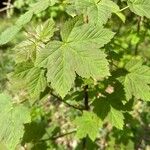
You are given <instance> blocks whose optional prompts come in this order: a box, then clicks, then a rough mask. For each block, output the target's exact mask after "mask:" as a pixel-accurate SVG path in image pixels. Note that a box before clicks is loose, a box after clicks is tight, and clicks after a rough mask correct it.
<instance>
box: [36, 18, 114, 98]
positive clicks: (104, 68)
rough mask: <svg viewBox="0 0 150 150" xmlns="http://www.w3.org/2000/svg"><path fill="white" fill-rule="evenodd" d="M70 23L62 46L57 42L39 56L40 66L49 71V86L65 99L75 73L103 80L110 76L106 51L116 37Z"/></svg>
mask: <svg viewBox="0 0 150 150" xmlns="http://www.w3.org/2000/svg"><path fill="white" fill-rule="evenodd" d="M68 24H69V23H68V22H67V23H66V25H65V27H64V28H68V27H69V28H68V31H67V32H65V31H66V30H65V29H63V30H62V32H61V35H62V40H63V41H62V42H59V41H53V42H50V43H49V44H47V46H46V48H45V50H43V51H41V52H39V54H38V56H37V60H36V65H37V66H40V67H44V68H47V70H48V72H47V78H48V82H51V85H52V87H53V88H54V89H55V90H56V91H57V92H58V93H59V94H60V96H61V97H64V96H65V95H66V94H67V93H68V91H69V90H70V89H71V87H72V84H73V83H74V79H75V72H76V73H77V74H78V75H80V76H81V77H84V78H90V77H92V78H94V79H99V78H102V77H106V76H108V75H109V68H108V62H107V60H106V58H105V57H106V55H105V54H104V52H103V51H101V50H99V48H101V47H102V46H104V44H107V43H108V42H109V41H110V40H111V39H112V37H113V36H114V33H113V32H111V31H109V30H107V29H103V28H102V27H99V26H92V25H88V24H86V25H82V26H75V25H72V21H71V22H70V24H71V26H69V25H68Z"/></svg>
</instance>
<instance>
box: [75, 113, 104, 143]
mask: <svg viewBox="0 0 150 150" xmlns="http://www.w3.org/2000/svg"><path fill="white" fill-rule="evenodd" d="M75 124H76V125H77V133H76V136H77V137H78V138H81V139H82V138H84V137H86V136H87V135H88V136H89V137H90V139H91V140H92V141H94V140H95V139H96V137H97V135H98V132H99V129H100V127H101V125H102V123H101V120H100V119H99V118H98V117H97V115H95V114H94V113H92V112H86V111H84V112H83V115H82V116H81V117H77V118H76V119H75Z"/></svg>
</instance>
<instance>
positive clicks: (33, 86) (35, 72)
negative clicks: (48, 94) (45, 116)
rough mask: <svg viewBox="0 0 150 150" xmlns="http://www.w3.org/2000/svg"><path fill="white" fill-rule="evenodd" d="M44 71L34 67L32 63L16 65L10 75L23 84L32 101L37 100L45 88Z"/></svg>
mask: <svg viewBox="0 0 150 150" xmlns="http://www.w3.org/2000/svg"><path fill="white" fill-rule="evenodd" d="M44 74H45V71H44V70H42V69H40V68H38V67H34V66H33V64H32V63H29V62H25V63H20V64H17V66H16V69H15V71H14V73H13V75H12V77H13V78H14V79H16V80H17V79H18V82H24V83H25V84H26V89H27V91H28V93H29V95H30V97H31V98H32V99H37V98H39V96H40V93H41V92H43V91H44V90H45V88H46V85H47V84H46V78H45V75H44Z"/></svg>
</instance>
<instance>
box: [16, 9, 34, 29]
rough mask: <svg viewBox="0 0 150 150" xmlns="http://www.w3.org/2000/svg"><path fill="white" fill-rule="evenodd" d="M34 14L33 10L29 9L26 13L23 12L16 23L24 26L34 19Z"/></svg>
mask: <svg viewBox="0 0 150 150" xmlns="http://www.w3.org/2000/svg"><path fill="white" fill-rule="evenodd" d="M32 16H33V12H32V11H27V12H26V13H25V14H23V15H21V16H20V17H19V19H18V20H17V22H16V25H17V26H23V25H25V24H27V23H28V22H30V20H31V19H32Z"/></svg>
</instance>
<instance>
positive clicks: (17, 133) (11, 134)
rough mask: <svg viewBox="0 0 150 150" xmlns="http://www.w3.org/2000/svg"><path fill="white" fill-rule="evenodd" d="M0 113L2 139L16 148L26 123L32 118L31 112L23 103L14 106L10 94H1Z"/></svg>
mask: <svg viewBox="0 0 150 150" xmlns="http://www.w3.org/2000/svg"><path fill="white" fill-rule="evenodd" d="M22 112H23V113H22ZM0 114H1V115H0V127H1V131H0V141H1V142H2V143H4V144H5V146H6V147H7V148H8V149H9V150H14V149H15V147H16V146H17V144H18V143H19V142H20V139H21V138H22V136H23V133H24V124H25V123H29V122H30V120H31V119H30V112H29V110H28V109H27V108H26V107H24V106H22V105H18V106H13V102H12V101H11V98H10V97H9V96H7V95H5V94H0Z"/></svg>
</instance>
